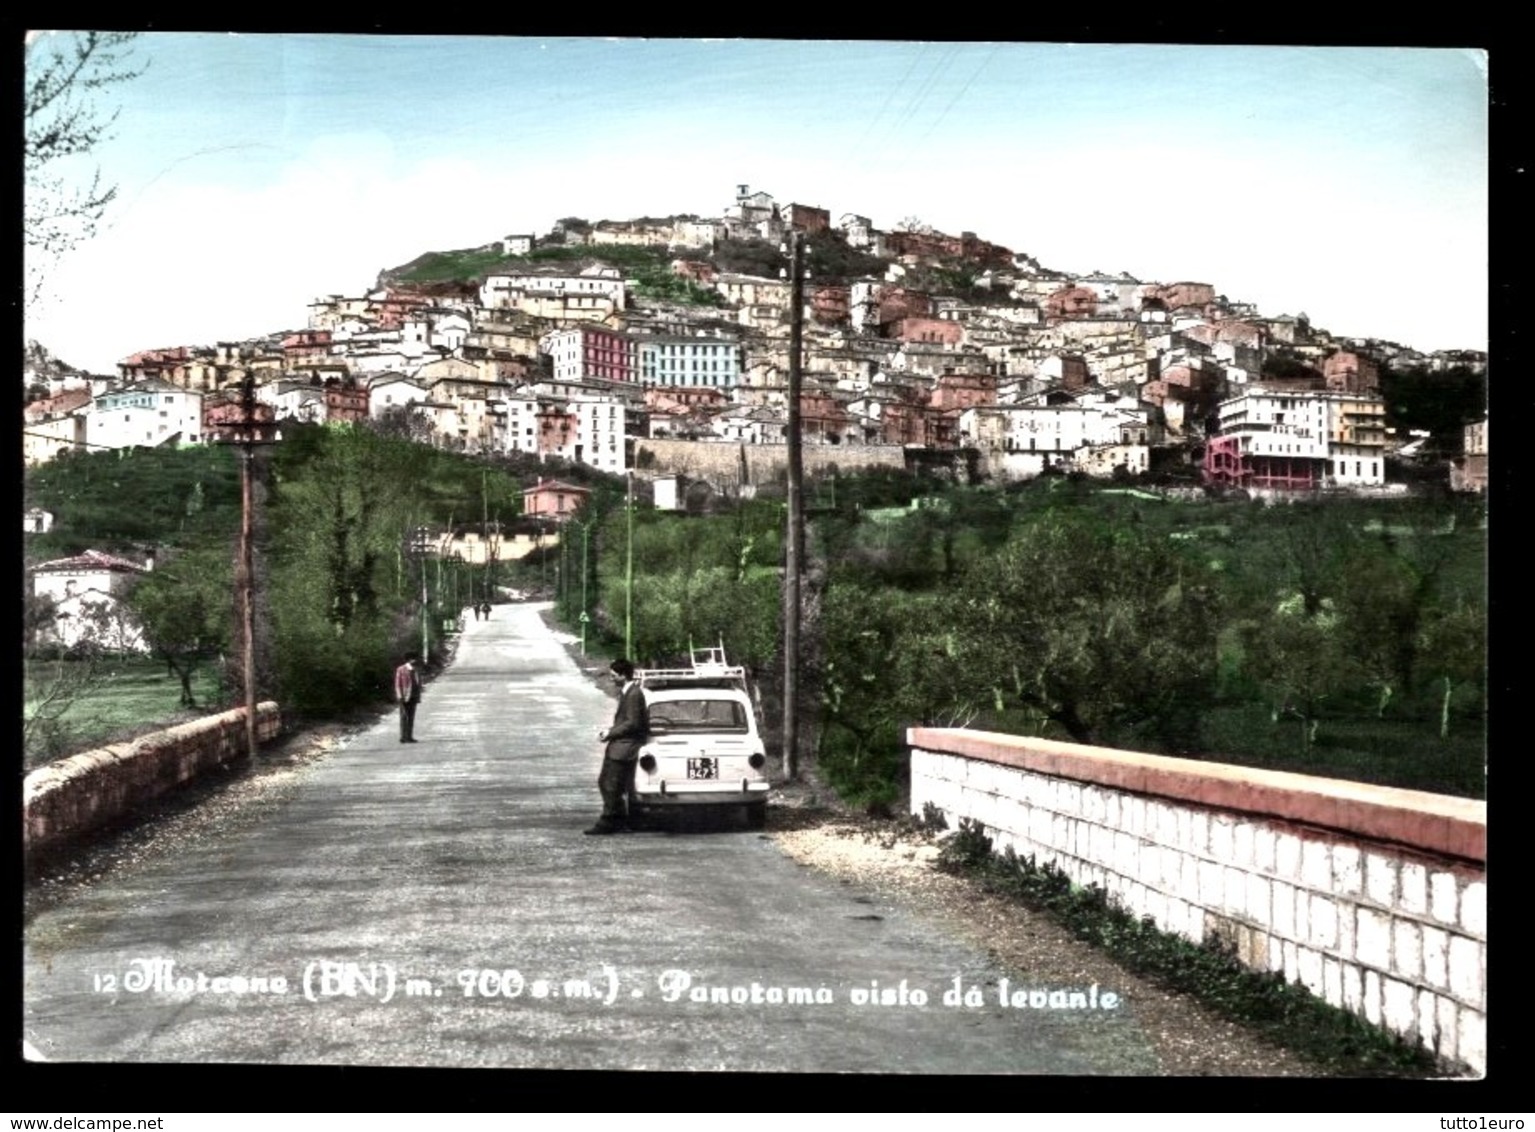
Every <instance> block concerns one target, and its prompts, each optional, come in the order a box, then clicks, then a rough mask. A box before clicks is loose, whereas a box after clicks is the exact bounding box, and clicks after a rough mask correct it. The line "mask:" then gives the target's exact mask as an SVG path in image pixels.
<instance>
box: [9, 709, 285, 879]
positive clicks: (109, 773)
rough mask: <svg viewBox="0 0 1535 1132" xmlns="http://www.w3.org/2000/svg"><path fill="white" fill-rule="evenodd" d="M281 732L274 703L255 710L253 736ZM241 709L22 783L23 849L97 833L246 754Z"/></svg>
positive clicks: (55, 767)
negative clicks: (96, 830) (161, 796)
mask: <svg viewBox="0 0 1535 1132" xmlns="http://www.w3.org/2000/svg"><path fill="white" fill-rule="evenodd" d="M281 730H282V719H281V716H280V714H279V712H278V708H277V704H275V703H273V702H272V701H270V700H268V701H266V702H265V703H261V704H257V705H256V738H257V739H258V740H259V741H260V742H263V743H264V742H266V741H268V740H270V739H273V738H275V737H276V736H277V735H278V734H279V733H280V732H281ZM245 743H246V737H245V708H244V707H238V708H235V709H234V710H232V711H226V712H221V713H220V714H218V715H210V716H207V717H205V718H203V719H196V720H193V721H192V722H190V723H182V724H178V725H177V726H175V727H170V728H166V729H165V730H164V731H155V732H152V733H151V734H148V735H143V736H140V737H139V738H137V739H134V740H132V741H131V742H128V743H118V744H114V745H112V746H107V747H101V748H98V749H97V750H94V751H85V752H83V753H82V754H78V755H71V756H70V757H69V758H67V759H59V760H57V761H56V762H51V763H49V764H48V765H47V766H43V767H39V768H38V769H37V770H34V771H33V772H32V773H31V774H29V775H27V777H26V779H25V781H24V782H23V783H22V790H21V807H22V837H23V843H24V845H25V846H26V849H27V850H28V851H36V850H39V849H43V848H46V847H49V846H52V845H55V844H57V843H59V842H62V841H66V840H68V839H70V838H72V837H77V836H79V835H80V834H83V833H87V832H89V831H90V830H93V829H97V828H99V827H101V826H103V825H106V824H107V823H108V822H111V821H114V820H116V819H117V818H120V817H122V816H123V815H124V814H127V813H130V812H132V811H133V810H134V809H135V808H137V807H139V806H141V805H143V804H144V803H146V802H149V801H151V800H152V799H154V798H157V797H159V796H160V795H161V794H164V793H166V792H167V791H169V790H174V789H175V788H176V787H178V786H181V785H183V784H185V783H187V782H189V781H191V780H192V779H193V778H195V777H197V776H198V775H199V774H202V773H203V772H204V771H206V770H209V769H211V768H212V767H215V766H220V765H222V764H224V763H226V762H229V761H231V760H233V759H237V758H240V757H241V756H243V755H244V754H245Z"/></svg>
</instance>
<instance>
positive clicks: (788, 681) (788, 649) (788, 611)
mask: <svg viewBox="0 0 1535 1132" xmlns="http://www.w3.org/2000/svg"><path fill="white" fill-rule="evenodd" d="M804 295H805V237H804V234H803V233H800V232H795V233H794V234H793V235H792V236H791V237H790V239H789V420H788V429H787V436H786V438H785V439H786V440H787V441H788V462H789V467H788V503H789V516H788V521H789V529H788V531H787V532H786V536H785V538H784V586H783V615H784V624H783V661H784V665H783V668H784V670H783V769H784V777H785V778H787V779H788V780H789V781H791V782H793V781H795V780H796V779H798V778H799V648H800V645H799V629H800V571H801V569H802V561H803V559H804V555H805V503H804V467H803V461H804V454H803V453H802V452H801V450H800V429H801V423H800V404H799V401H800V352H801V338H802V337H803V335H804V305H805V299H804Z"/></svg>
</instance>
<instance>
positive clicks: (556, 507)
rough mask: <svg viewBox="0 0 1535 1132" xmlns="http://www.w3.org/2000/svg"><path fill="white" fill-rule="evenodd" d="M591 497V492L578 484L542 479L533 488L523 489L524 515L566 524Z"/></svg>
mask: <svg viewBox="0 0 1535 1132" xmlns="http://www.w3.org/2000/svg"><path fill="white" fill-rule="evenodd" d="M590 495H591V492H590V491H588V490H587V489H586V488H584V487H580V486H578V485H576V484H573V483H565V482H563V481H561V480H545V479H542V478H540V479H539V481H538V483H536V484H534V485H533V486H532V487H525V488H523V489H522V513H523V514H524V515H530V516H532V515H542V516H546V517H548V518H552V519H556V520H558V521H560V522H564V521H565V520H566V519H568V518H569V517H570V516H572V515H574V514H575V513H576V512H577V511H579V510H581V508H582V506H583V505H584V504H585V503H586V500H587V497H588V496H590Z"/></svg>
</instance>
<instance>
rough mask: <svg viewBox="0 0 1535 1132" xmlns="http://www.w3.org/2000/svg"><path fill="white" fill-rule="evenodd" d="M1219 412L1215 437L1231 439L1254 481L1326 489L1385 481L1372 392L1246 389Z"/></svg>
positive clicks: (1380, 411) (1381, 409) (1382, 439)
mask: <svg viewBox="0 0 1535 1132" xmlns="http://www.w3.org/2000/svg"><path fill="white" fill-rule="evenodd" d="M1217 415H1218V417H1219V419H1220V432H1219V434H1218V435H1219V437H1220V438H1222V439H1225V438H1232V439H1234V441H1235V449H1236V454H1238V455H1239V456H1240V459H1241V461H1242V463H1243V465H1244V466H1245V467H1246V469H1247V471H1248V473H1249V474H1250V475H1252V476H1254V477H1256V479H1257V481H1259V482H1267V481H1269V480H1274V479H1277V480H1280V481H1283V480H1294V479H1304V478H1307V476H1308V475H1309V476H1310V478H1312V479H1313V480H1314V481H1315V482H1317V483H1319V484H1323V485H1326V486H1329V487H1376V486H1379V485H1381V484H1383V483H1385V482H1386V460H1385V454H1386V424H1385V422H1386V405H1385V402H1384V401H1383V400H1382V399H1381V398H1380V397H1379V396H1377V395H1375V394H1369V393H1328V392H1321V391H1291V390H1277V389H1264V388H1261V387H1260V388H1250V389H1248V390H1247V391H1246V392H1244V393H1242V394H1241V395H1239V396H1237V397H1233V398H1231V399H1229V400H1227V401H1223V402H1221V404H1220V407H1219V408H1218V409H1217ZM1308 466H1309V467H1310V471H1309V473H1308V472H1307V470H1306V469H1307V468H1308Z"/></svg>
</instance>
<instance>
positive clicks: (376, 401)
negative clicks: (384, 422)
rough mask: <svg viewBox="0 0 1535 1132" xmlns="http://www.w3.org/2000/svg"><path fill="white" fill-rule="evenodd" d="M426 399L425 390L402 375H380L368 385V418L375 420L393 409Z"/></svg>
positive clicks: (416, 382)
mask: <svg viewBox="0 0 1535 1132" xmlns="http://www.w3.org/2000/svg"><path fill="white" fill-rule="evenodd" d="M426 398H427V392H426V388H425V387H424V386H423V385H422V384H421V383H420V382H419V381H416V380H414V379H412V378H409V377H406V376H405V375H404V374H403V373H382V374H379V376H378V377H376V378H374V379H373V380H372V381H370V382H369V383H368V416H370V417H372V418H373V419H374V420H377V419H378V418H379V417H382V416H384V415H386V414H387V413H389V412H390V411H391V410H393V409H400V408H403V407H404V406H406V405H415V404H419V403H420V402H422V401H425V400H426Z"/></svg>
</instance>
